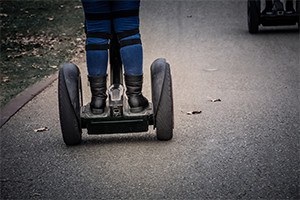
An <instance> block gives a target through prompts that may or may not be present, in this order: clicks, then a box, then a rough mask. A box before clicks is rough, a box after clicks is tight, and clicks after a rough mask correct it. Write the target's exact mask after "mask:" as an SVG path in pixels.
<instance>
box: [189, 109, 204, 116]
mask: <svg viewBox="0 0 300 200" xmlns="http://www.w3.org/2000/svg"><path fill="white" fill-rule="evenodd" d="M200 113H202V111H201V110H199V111H198V110H195V111H190V112H187V113H186V114H187V115H196V114H200Z"/></svg>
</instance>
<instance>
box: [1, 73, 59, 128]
mask: <svg viewBox="0 0 300 200" xmlns="http://www.w3.org/2000/svg"><path fill="white" fill-rule="evenodd" d="M57 78H58V72H56V73H55V74H53V75H50V76H47V77H45V78H43V79H42V80H41V81H39V82H37V83H35V84H33V85H32V86H29V87H28V88H27V89H25V90H24V91H23V92H21V93H20V94H18V95H17V96H16V97H15V98H13V99H12V100H10V102H9V103H8V104H7V105H6V106H4V107H3V108H2V109H1V111H0V116H1V121H0V128H1V127H2V126H3V125H4V124H5V123H6V122H8V120H9V119H10V118H11V117H12V116H14V114H16V113H17V112H18V111H19V110H20V109H21V108H22V107H23V106H24V105H26V104H27V103H28V102H29V101H30V100H32V99H33V98H34V97H35V96H37V95H38V94H39V93H41V92H42V91H43V90H45V89H46V88H47V87H48V86H49V85H50V84H51V83H53V82H54V81H55V80H57Z"/></svg>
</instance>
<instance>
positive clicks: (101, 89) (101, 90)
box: [88, 75, 107, 114]
mask: <svg viewBox="0 0 300 200" xmlns="http://www.w3.org/2000/svg"><path fill="white" fill-rule="evenodd" d="M88 79H89V82H90V88H91V93H92V100H91V103H90V107H91V111H92V113H93V114H101V113H103V112H104V108H105V106H106V98H107V94H106V75H105V76H88Z"/></svg>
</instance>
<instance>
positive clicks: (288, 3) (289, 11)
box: [285, 0, 296, 14]
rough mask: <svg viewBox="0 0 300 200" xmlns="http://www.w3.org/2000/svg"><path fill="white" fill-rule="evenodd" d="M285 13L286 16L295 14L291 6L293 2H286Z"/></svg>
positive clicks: (287, 0) (288, 0) (290, 0)
mask: <svg viewBox="0 0 300 200" xmlns="http://www.w3.org/2000/svg"><path fill="white" fill-rule="evenodd" d="M285 11H286V13H287V14H293V13H295V12H296V11H295V9H294V6H293V0H286V2H285Z"/></svg>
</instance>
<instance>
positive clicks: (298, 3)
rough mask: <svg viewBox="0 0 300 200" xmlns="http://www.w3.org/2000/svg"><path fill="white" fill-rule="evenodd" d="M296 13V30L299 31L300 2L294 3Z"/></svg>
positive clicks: (298, 0)
mask: <svg viewBox="0 0 300 200" xmlns="http://www.w3.org/2000/svg"><path fill="white" fill-rule="evenodd" d="M296 13H297V15H298V16H297V17H298V19H297V23H298V29H300V0H297V1H296Z"/></svg>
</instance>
